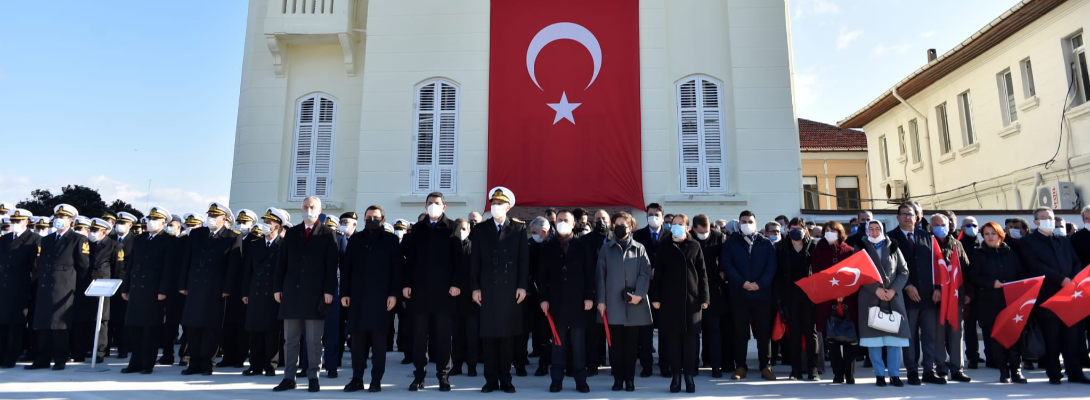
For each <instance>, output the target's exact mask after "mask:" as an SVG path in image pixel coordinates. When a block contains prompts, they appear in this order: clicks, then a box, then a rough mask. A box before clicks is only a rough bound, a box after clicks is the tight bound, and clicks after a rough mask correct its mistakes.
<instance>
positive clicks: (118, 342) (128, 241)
mask: <svg viewBox="0 0 1090 400" xmlns="http://www.w3.org/2000/svg"><path fill="white" fill-rule="evenodd" d="M138 220H139V218H137V217H136V216H135V215H132V214H131V213H128V212H125V211H120V212H118V213H117V221H116V222H114V229H113V233H110V235H109V238H110V239H113V240H116V241H117V242H118V243H121V251H123V252H125V254H132V245H133V242H134V241H135V239H136V234H135V233H131V232H130V231H131V230H132V225H133V224H134V223H136V221H138ZM131 264H132V261H131V259H130V261H125V262H124V263H122V265H121V271H120V272H121V275H119V276H125V271H128V270H129V266H130V265H131ZM128 306H129V302H128V301H125V299H123V298H121V291H120V290H119V291H118V293H116V294H114V295H113V297H111V298H110V321H113V323H112V324H110V328H109V329H108V330H107V331H108V332H109V336H110V338H109V339H110V341H112V342H113V345H114V346H116V347H117V358H118V359H125V358H127V357H128V356H129V343H128V341H126V340H125V333H126V328H125V314H126V313H127V312H126V311H127V308H128ZM170 343H171V348H173V347H174V340H173V338H171V341H170ZM171 354H173V353H171ZM102 355H103V356H107V355H109V348H107V349H106V352H105V353H103V354H102Z"/></svg>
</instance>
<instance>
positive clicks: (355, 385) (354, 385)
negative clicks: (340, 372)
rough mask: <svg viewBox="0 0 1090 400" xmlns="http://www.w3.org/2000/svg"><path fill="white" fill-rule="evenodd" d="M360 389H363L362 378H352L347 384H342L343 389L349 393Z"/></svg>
mask: <svg viewBox="0 0 1090 400" xmlns="http://www.w3.org/2000/svg"><path fill="white" fill-rule="evenodd" d="M360 390H363V379H360V378H352V380H350V381H348V384H347V385H344V391H346V392H349V393H351V392H357V391H360Z"/></svg>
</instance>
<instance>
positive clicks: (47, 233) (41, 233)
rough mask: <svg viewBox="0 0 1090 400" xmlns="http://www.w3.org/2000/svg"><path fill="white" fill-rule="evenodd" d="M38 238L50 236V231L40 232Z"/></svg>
mask: <svg viewBox="0 0 1090 400" xmlns="http://www.w3.org/2000/svg"><path fill="white" fill-rule="evenodd" d="M38 236H41V237H46V236H49V231H38Z"/></svg>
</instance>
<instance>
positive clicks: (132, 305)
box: [118, 232, 180, 326]
mask: <svg viewBox="0 0 1090 400" xmlns="http://www.w3.org/2000/svg"><path fill="white" fill-rule="evenodd" d="M179 251H180V249H179V248H178V238H176V237H173V236H170V235H167V234H166V233H163V232H160V233H159V234H158V235H155V237H151V236H150V235H146V234H145V235H140V236H139V237H136V238H134V239H133V246H132V254H129V253H125V259H126V260H128V261H127V263H128V265H129V269H128V270H127V271H126V272H125V278H123V280H122V281H121V289H119V290H118V293H128V294H129V305H128V307H127V308H126V311H125V326H158V325H162V324H163V307H164V302H163V301H160V300H159V295H160V294H162V295H166V294H168V293H170V292H172V291H175V290H177V289H175V286H176V285H175V280H176V279H177V276H176V275H174V274H171V273H169V271H173V270H175V266H174V264H176V263H177V262H178V253H179Z"/></svg>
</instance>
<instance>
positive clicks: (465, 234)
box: [458, 230, 469, 240]
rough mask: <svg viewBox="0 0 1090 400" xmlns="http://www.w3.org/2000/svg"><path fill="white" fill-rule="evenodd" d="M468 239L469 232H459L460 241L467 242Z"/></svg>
mask: <svg viewBox="0 0 1090 400" xmlns="http://www.w3.org/2000/svg"><path fill="white" fill-rule="evenodd" d="M467 237H469V231H467V230H459V231H458V239H461V240H466V238H467Z"/></svg>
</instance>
